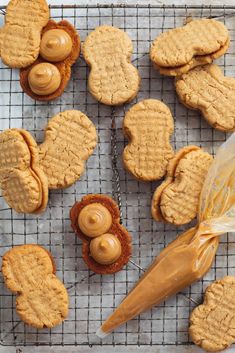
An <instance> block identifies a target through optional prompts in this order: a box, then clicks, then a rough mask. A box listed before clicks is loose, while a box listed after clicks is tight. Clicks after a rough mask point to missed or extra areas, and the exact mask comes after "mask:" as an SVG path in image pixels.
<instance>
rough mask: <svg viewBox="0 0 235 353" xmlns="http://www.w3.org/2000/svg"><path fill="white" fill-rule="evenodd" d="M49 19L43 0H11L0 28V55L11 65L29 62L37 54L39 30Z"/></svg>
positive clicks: (24, 64) (28, 63)
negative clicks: (2, 25) (3, 23)
mask: <svg viewBox="0 0 235 353" xmlns="http://www.w3.org/2000/svg"><path fill="white" fill-rule="evenodd" d="M48 20H49V8H48V5H47V3H46V1H45V0H34V1H32V0H11V1H10V2H9V4H8V6H7V10H6V16H5V25H4V27H3V28H2V29H1V40H0V42H1V43H0V44H1V45H0V56H1V58H2V61H3V62H4V64H6V65H7V66H9V67H12V68H22V67H26V66H28V65H31V64H32V63H33V62H34V61H35V60H36V59H37V57H38V55H39V48H40V40H41V31H42V29H43V27H44V26H45V25H46V24H47V22H48Z"/></svg>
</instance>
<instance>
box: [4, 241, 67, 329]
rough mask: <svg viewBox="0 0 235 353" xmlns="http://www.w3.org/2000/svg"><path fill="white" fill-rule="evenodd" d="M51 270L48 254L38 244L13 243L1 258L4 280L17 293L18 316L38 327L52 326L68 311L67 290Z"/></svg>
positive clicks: (53, 266)
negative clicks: (18, 244) (12, 246)
mask: <svg viewBox="0 0 235 353" xmlns="http://www.w3.org/2000/svg"><path fill="white" fill-rule="evenodd" d="M55 271H56V269H55V263H54V261H53V258H52V256H51V254H50V253H49V252H48V251H47V250H45V249H44V248H42V247H40V246H38V245H21V246H15V247H14V248H12V249H11V250H9V251H8V252H6V253H5V254H4V256H3V259H2V274H3V278H4V282H5V285H6V286H7V288H8V289H9V290H10V291H12V292H13V293H15V294H16V295H17V298H16V310H17V313H18V315H19V316H20V319H21V320H22V321H24V322H25V323H26V324H28V325H30V326H33V327H36V328H38V329H42V328H51V327H54V326H56V325H58V324H60V323H61V322H62V321H64V320H65V318H66V317H67V315H68V304H69V299H68V294H67V291H66V289H65V287H64V285H63V284H62V282H61V281H60V280H59V279H58V278H57V277H56V276H55Z"/></svg>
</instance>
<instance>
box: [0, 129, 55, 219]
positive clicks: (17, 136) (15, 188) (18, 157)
mask: <svg viewBox="0 0 235 353" xmlns="http://www.w3.org/2000/svg"><path fill="white" fill-rule="evenodd" d="M0 186H1V189H2V195H3V197H4V198H5V200H6V202H7V203H8V205H9V206H10V207H12V208H13V209H14V210H15V211H16V212H19V213H40V212H43V211H44V210H45V208H46V206H47V201H48V183H47V178H46V176H45V175H44V173H43V171H42V170H41V168H40V167H39V155H38V149H37V144H36V142H35V141H34V139H33V137H32V136H31V135H30V134H29V133H28V132H27V131H25V130H18V129H10V130H6V131H4V132H2V133H1V134H0Z"/></svg>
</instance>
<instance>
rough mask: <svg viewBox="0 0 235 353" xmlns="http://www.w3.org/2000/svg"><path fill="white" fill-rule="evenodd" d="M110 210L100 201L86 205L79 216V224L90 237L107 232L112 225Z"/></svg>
mask: <svg viewBox="0 0 235 353" xmlns="http://www.w3.org/2000/svg"><path fill="white" fill-rule="evenodd" d="M112 223H113V222H112V216H111V213H110V212H109V210H108V209H107V208H106V207H104V206H103V205H101V204H100V203H92V204H90V205H87V206H85V207H84V208H83V209H82V210H81V212H80V213H79V216H78V226H79V228H80V229H81V231H82V232H83V233H84V234H85V235H86V236H88V237H91V238H94V237H98V236H99V235H102V234H104V233H106V232H107V231H108V230H109V228H110V227H111V226H112Z"/></svg>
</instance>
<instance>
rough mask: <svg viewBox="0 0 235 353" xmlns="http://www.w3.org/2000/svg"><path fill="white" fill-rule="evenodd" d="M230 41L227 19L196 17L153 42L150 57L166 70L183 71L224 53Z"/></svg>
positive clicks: (164, 71) (173, 73) (175, 72)
mask: <svg viewBox="0 0 235 353" xmlns="http://www.w3.org/2000/svg"><path fill="white" fill-rule="evenodd" d="M205 33H206V35H205ZM229 42H230V40H229V33H228V30H227V28H226V27H225V26H224V24H223V23H221V22H219V21H216V20H214V19H197V20H192V21H190V22H188V23H187V24H186V25H185V26H183V27H179V28H174V29H171V30H169V31H167V32H164V33H162V34H161V35H160V36H158V37H157V38H156V39H155V40H154V42H153V44H152V47H151V50H150V59H151V60H152V62H153V63H154V65H155V67H156V68H157V69H158V70H159V71H160V72H161V73H162V74H165V75H170V76H176V75H181V74H182V73H185V72H187V71H189V70H190V69H192V68H193V67H196V66H198V65H205V64H208V63H211V62H212V61H213V60H214V59H216V58H218V57H220V56H221V55H223V54H224V53H225V52H226V51H227V49H228V47H229Z"/></svg>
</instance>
